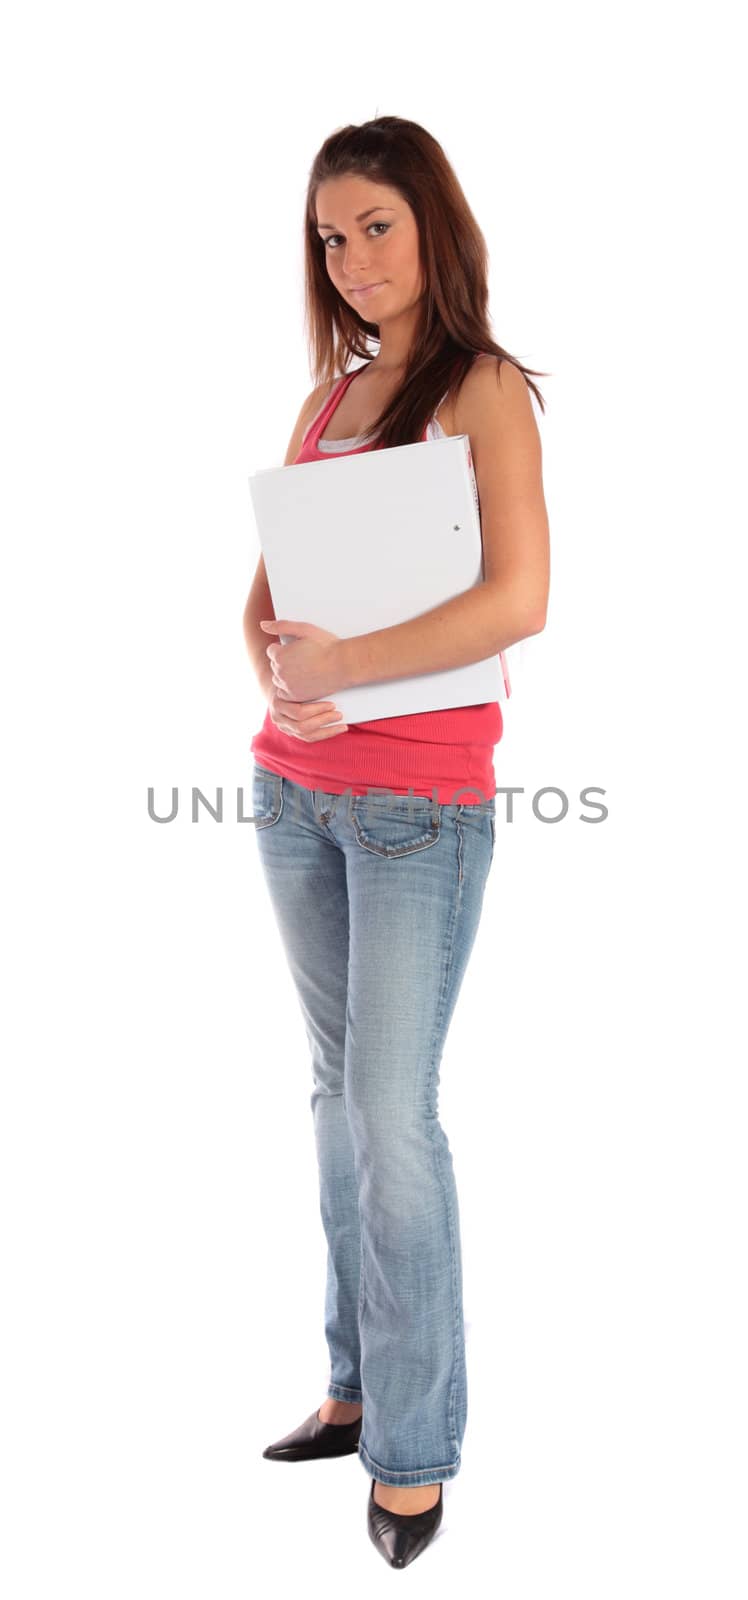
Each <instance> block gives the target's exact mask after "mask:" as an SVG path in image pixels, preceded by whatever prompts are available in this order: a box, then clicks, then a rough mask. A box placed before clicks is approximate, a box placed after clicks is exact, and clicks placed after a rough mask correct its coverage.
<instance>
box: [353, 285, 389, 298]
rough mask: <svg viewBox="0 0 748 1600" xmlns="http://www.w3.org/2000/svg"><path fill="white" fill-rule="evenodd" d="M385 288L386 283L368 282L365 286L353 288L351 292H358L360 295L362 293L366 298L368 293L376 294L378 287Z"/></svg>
mask: <svg viewBox="0 0 748 1600" xmlns="http://www.w3.org/2000/svg"><path fill="white" fill-rule="evenodd" d="M383 288H384V284H383V283H367V284H366V287H365V288H361V289H351V294H358V295H361V296H362V297H363V298H364V299H366V296H367V295H370V294H376V291H377V289H383Z"/></svg>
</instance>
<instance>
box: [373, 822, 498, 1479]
mask: <svg viewBox="0 0 748 1600" xmlns="http://www.w3.org/2000/svg"><path fill="white" fill-rule="evenodd" d="M459 809H460V808H457V807H456V808H450V807H446V806H444V807H442V823H441V833H440V837H439V840H438V842H437V843H435V844H433V845H431V846H429V847H428V848H425V849H423V850H414V851H413V852H412V853H406V854H404V855H402V856H396V855H395V856H391V857H386V856H383V855H378V854H377V853H376V851H371V850H370V849H367V848H364V849H360V848H357V846H356V845H355V844H354V846H353V850H354V851H355V853H354V854H353V855H352V857H351V856H349V914H350V960H349V973H348V1008H347V1020H346V1058H345V1083H346V1107H347V1115H348V1120H349V1123H350V1127H351V1132H352V1137H353V1145H354V1155H355V1162H356V1172H357V1177H358V1188H359V1214H360V1225H361V1297H360V1302H359V1334H360V1341H361V1382H362V1389H363V1424H362V1432H361V1437H360V1441H359V1457H360V1459H361V1461H362V1463H363V1465H364V1467H365V1468H366V1470H367V1471H368V1472H369V1473H371V1475H372V1476H373V1477H375V1478H377V1479H378V1480H379V1481H380V1482H382V1483H390V1484H401V1485H404V1486H411V1487H414V1486H416V1485H418V1484H427V1483H429V1484H430V1483H436V1482H440V1481H444V1480H447V1479H449V1478H452V1477H454V1476H455V1475H456V1474H457V1472H458V1471H459V1468H460V1461H461V1447H462V1441H463V1437H464V1432H465V1425H466V1419H467V1372H466V1359H465V1332H464V1319H463V1299H462V1288H463V1283H462V1252H461V1243H460V1218H459V1204H458V1196H457V1188H456V1181H455V1171H454V1163H453V1158H452V1153H451V1149H450V1145H449V1140H448V1137H447V1134H446V1132H445V1130H444V1128H443V1126H442V1125H441V1123H440V1120H439V1112H438V1092H439V1073H440V1063H441V1058H442V1052H443V1047H444V1043H445V1039H446V1035H447V1030H448V1028H449V1024H450V1021H451V1018H452V1015H453V1012H454V1008H455V1005H456V1002H457V997H458V994H459V991H460V987H461V984H462V980H463V977H464V974H465V970H466V967H467V963H468V959H469V955H470V951H471V949H472V946H473V943H474V939H475V935H476V932H477V928H478V924H479V920H480V913H481V906H482V900H483V890H484V884H485V879H486V875H487V871H488V867H489V865H490V860H491V855H492V839H491V832H490V829H489V821H488V818H487V817H486V815H485V813H483V814H482V817H481V820H480V823H479V825H477V826H476V820H475V818H473V819H472V820H470V819H468V820H466V819H465V818H464V816H463V818H462V820H461V819H460V816H459ZM456 813H457V814H456ZM383 826H384V825H383ZM366 837H367V839H368V840H369V841H371V840H376V833H375V832H373V833H370V834H367V836H366ZM466 1075H467V1073H466Z"/></svg>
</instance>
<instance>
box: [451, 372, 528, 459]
mask: <svg viewBox="0 0 748 1600" xmlns="http://www.w3.org/2000/svg"><path fill="white" fill-rule="evenodd" d="M454 419H455V432H456V433H467V434H468V435H469V437H470V442H471V444H472V446H473V447H474V453H475V454H476V455H477V456H480V457H482V458H483V459H484V460H485V459H486V455H487V453H488V452H489V451H490V452H495V451H497V450H501V449H502V448H506V449H507V450H509V451H510V452H512V453H516V452H517V451H522V452H523V453H525V452H529V453H530V454H532V455H537V454H539V453H540V450H541V444H540V433H539V430H538V424H537V421H536V418H535V413H534V411H533V407H532V396H531V391H530V388H529V385H528V383H527V379H526V378H525V375H524V373H523V372H522V371H521V369H520V368H519V367H518V366H515V364H514V362H513V361H509V360H508V359H507V358H506V357H499V356H494V355H479V356H476V358H475V360H474V362H473V364H472V366H471V368H470V370H469V372H468V373H467V374H466V376H465V378H464V379H463V381H462V383H461V384H460V388H459V390H458V392H457V395H456V397H455V401H454Z"/></svg>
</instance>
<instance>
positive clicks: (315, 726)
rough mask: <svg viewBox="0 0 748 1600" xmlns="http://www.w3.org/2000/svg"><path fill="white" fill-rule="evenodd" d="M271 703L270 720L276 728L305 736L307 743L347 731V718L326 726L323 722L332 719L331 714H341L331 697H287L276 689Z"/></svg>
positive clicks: (269, 702) (297, 735) (299, 736)
mask: <svg viewBox="0 0 748 1600" xmlns="http://www.w3.org/2000/svg"><path fill="white" fill-rule="evenodd" d="M268 705H269V707H270V720H271V722H274V723H275V726H276V728H279V729H280V731H281V733H289V734H290V735H291V737H292V738H294V739H304V740H305V741H306V743H307V744H313V743H315V741H316V740H318V739H333V738H334V737H335V735H336V733H347V732H348V724H347V722H342V721H341V722H334V723H332V725H331V726H329V727H327V728H326V727H324V726H323V724H324V723H325V722H327V723H330V721H331V718H334V717H339V716H340V712H339V711H338V708H337V706H336V705H335V704H334V703H333V701H332V700H287V699H284V697H283V696H282V695H281V694H280V693H279V691H278V689H273V692H272V694H271V696H270V699H269V701H268Z"/></svg>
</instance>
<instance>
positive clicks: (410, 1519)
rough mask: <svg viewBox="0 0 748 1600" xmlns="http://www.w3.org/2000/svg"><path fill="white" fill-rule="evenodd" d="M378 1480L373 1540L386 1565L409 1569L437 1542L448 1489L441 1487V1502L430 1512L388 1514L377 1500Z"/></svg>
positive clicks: (372, 1511)
mask: <svg viewBox="0 0 748 1600" xmlns="http://www.w3.org/2000/svg"><path fill="white" fill-rule="evenodd" d="M375 1482H376V1479H375V1478H372V1480H371V1489H370V1491H369V1513H368V1524H369V1538H370V1539H372V1540H373V1542H374V1544H375V1545H376V1547H377V1549H378V1550H379V1552H380V1554H381V1555H383V1556H384V1559H385V1561H389V1564H390V1566H391V1567H407V1565H408V1562H409V1561H415V1558H416V1556H420V1554H421V1551H422V1550H425V1549H426V1546H427V1544H428V1543H429V1541H430V1540H431V1539H432V1538H433V1536H434V1534H435V1533H436V1530H437V1528H438V1526H439V1523H440V1522H441V1520H442V1511H443V1509H444V1505H443V1502H444V1486H443V1484H441V1483H440V1484H439V1499H438V1500H437V1502H436V1505H433V1506H429V1508H428V1510H427V1511H416V1512H414V1513H413V1515H412V1516H411V1515H410V1514H409V1513H408V1512H404V1511H387V1510H386V1508H385V1507H384V1506H379V1505H377V1502H376V1500H375V1499H374V1484H375Z"/></svg>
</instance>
